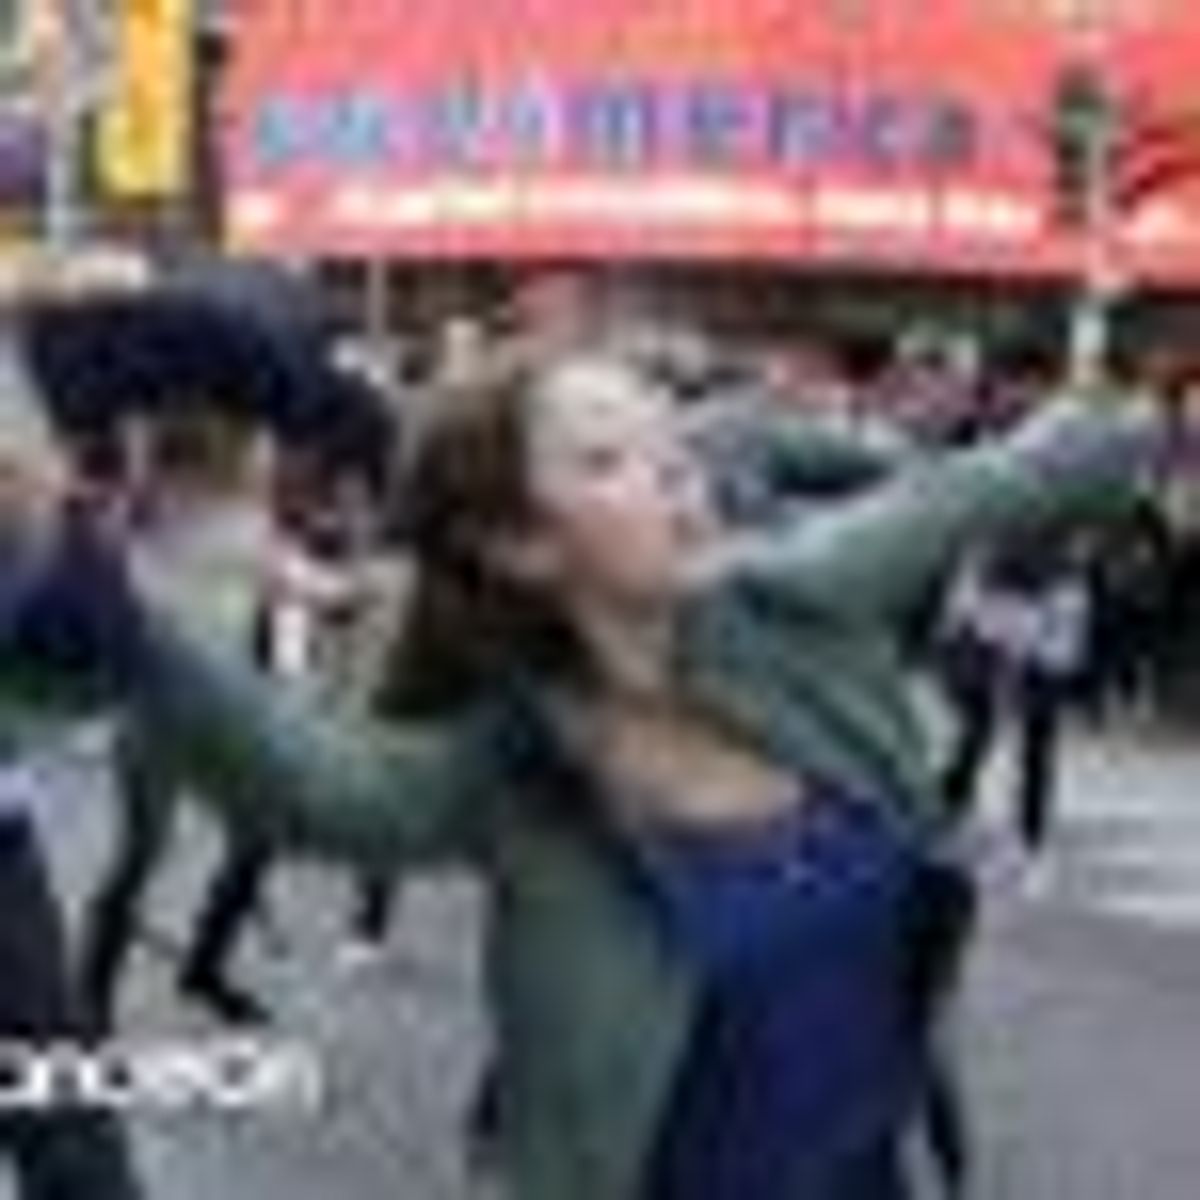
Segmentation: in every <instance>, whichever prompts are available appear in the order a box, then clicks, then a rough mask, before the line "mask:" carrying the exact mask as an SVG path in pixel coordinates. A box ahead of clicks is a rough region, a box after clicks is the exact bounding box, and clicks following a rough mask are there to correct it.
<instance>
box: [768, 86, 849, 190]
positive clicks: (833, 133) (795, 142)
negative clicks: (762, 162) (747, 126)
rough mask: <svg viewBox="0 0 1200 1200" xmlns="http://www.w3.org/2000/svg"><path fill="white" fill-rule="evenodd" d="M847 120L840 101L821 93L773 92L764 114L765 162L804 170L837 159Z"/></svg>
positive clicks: (778, 166)
mask: <svg viewBox="0 0 1200 1200" xmlns="http://www.w3.org/2000/svg"><path fill="white" fill-rule="evenodd" d="M845 128H846V119H845V114H844V112H843V110H842V104H841V102H840V100H839V99H838V98H837V97H835V96H830V95H827V94H822V93H820V92H802V91H785V92H772V93H770V94H769V95H768V96H767V98H766V104H765V111H764V113H763V142H764V151H765V157H766V160H767V162H768V163H769V164H770V165H771V166H773V167H777V168H779V169H781V170H785V171H786V170H798V169H799V170H803V169H806V168H810V167H816V166H822V165H825V164H828V163H830V162H833V161H835V160H836V159H838V158H839V157H840V156H841V154H842V149H843V144H844V142H845Z"/></svg>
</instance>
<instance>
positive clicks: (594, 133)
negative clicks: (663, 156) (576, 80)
mask: <svg viewBox="0 0 1200 1200" xmlns="http://www.w3.org/2000/svg"><path fill="white" fill-rule="evenodd" d="M660 104H661V101H660V98H659V94H658V92H657V91H656V89H655V88H654V87H653V86H652V85H650V84H647V83H642V82H628V83H596V84H585V85H583V86H581V87H579V88H578V90H574V91H572V92H569V93H568V95H567V113H566V121H565V130H566V140H567V144H568V145H569V147H570V149H571V157H572V158H575V159H578V160H579V161H581V162H583V163H584V164H586V165H588V166H594V167H610V168H611V167H623V168H629V169H636V168H640V167H649V166H653V165H654V161H655V159H656V158H657V157H658V153H659V144H660V136H661V130H660V115H659V112H660Z"/></svg>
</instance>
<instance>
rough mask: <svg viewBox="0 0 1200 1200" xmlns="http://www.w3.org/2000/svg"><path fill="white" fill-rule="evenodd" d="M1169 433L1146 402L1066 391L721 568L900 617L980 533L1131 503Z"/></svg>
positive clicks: (1052, 522) (809, 596) (857, 610)
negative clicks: (1004, 428) (1075, 397)
mask: <svg viewBox="0 0 1200 1200" xmlns="http://www.w3.org/2000/svg"><path fill="white" fill-rule="evenodd" d="M1164 437H1165V435H1164V431H1163V427H1162V425H1161V423H1160V421H1159V420H1158V418H1157V416H1156V415H1155V414H1153V413H1151V412H1150V411H1148V410H1147V409H1145V408H1144V407H1141V406H1137V407H1134V406H1130V407H1126V408H1117V407H1111V406H1110V407H1103V408H1101V407H1090V406H1087V405H1084V404H1083V403H1081V402H1076V401H1069V400H1068V401H1060V402H1057V403H1055V404H1053V405H1051V406H1049V407H1048V408H1046V409H1045V410H1044V411H1042V412H1040V413H1038V414H1037V415H1035V416H1034V417H1032V418H1030V419H1029V420H1027V421H1026V422H1025V423H1024V424H1022V425H1021V426H1019V427H1018V428H1017V430H1016V431H1015V432H1014V433H1012V434H1010V435H1008V436H1006V437H1003V438H999V439H996V440H995V441H992V442H989V443H986V444H983V445H981V446H979V447H976V448H974V449H971V450H965V451H956V452H948V453H944V454H941V455H934V456H930V457H928V458H924V459H920V460H918V461H916V462H915V463H913V464H912V465H909V466H907V467H906V468H904V469H903V470H901V471H900V472H898V473H897V474H895V475H894V476H893V477H891V478H889V479H888V480H887V481H886V482H883V483H881V484H879V485H877V486H876V487H874V488H872V489H871V490H870V491H869V492H867V493H865V494H864V495H862V496H861V497H859V498H856V499H853V500H849V501H844V502H841V503H839V504H837V505H834V506H831V507H830V508H829V509H828V510H825V511H822V512H820V513H817V514H809V515H807V516H806V517H804V518H803V519H802V520H801V521H798V522H797V523H796V524H795V525H794V527H792V528H789V529H787V530H784V531H783V532H779V533H775V534H772V535H766V536H762V537H757V536H755V537H749V538H746V539H744V540H743V541H742V542H741V543H740V544H739V545H737V546H735V547H734V548H733V549H731V550H730V551H729V552H728V553H727V554H726V555H725V556H724V561H723V562H721V563H720V564H719V566H718V567H717V568H716V574H717V575H718V576H719V577H721V578H728V577H731V576H732V577H737V578H741V579H745V580H747V581H750V582H754V583H759V584H761V585H763V586H764V587H766V588H770V589H774V590H776V591H778V592H780V593H781V594H782V595H785V596H793V597H794V598H795V599H797V600H799V601H801V602H804V603H809V604H812V605H815V606H818V607H820V608H822V609H826V610H828V609H832V610H834V611H839V612H842V613H845V614H847V615H854V616H859V617H870V618H875V617H889V616H891V615H892V614H895V613H897V612H902V611H904V610H905V609H906V608H907V607H908V606H909V605H911V603H912V602H913V601H914V600H915V599H916V598H917V597H919V596H920V595H922V594H923V592H924V590H925V588H926V587H927V586H928V585H929V584H930V583H931V582H932V581H933V580H934V579H936V578H937V577H938V576H939V575H940V574H941V573H943V572H944V571H946V570H947V569H948V568H949V567H951V566H952V565H953V563H954V562H955V561H956V559H957V558H958V557H959V555H961V554H962V552H963V551H964V550H965V549H966V548H968V547H969V546H971V545H972V544H974V543H976V542H980V541H991V540H993V539H997V538H1004V537H1007V536H1009V535H1015V534H1021V533H1026V532H1032V531H1036V530H1038V529H1043V528H1046V529H1049V528H1053V527H1054V526H1056V525H1062V524H1069V523H1073V522H1077V521H1089V520H1103V519H1104V518H1105V517H1106V516H1111V515H1114V514H1116V513H1118V512H1121V511H1123V510H1124V509H1125V508H1126V507H1127V506H1128V504H1129V503H1130V502H1131V499H1132V497H1133V496H1134V494H1135V492H1136V487H1137V484H1138V482H1139V480H1140V479H1141V477H1142V474H1143V471H1144V470H1145V469H1148V468H1149V467H1150V466H1152V465H1153V464H1154V463H1155V461H1156V458H1157V455H1158V454H1159V453H1160V451H1161V450H1162V448H1163V443H1164Z"/></svg>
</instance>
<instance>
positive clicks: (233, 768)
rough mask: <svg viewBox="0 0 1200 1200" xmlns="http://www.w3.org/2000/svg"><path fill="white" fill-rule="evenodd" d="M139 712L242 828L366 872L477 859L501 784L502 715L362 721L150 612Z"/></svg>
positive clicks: (177, 762)
mask: <svg viewBox="0 0 1200 1200" xmlns="http://www.w3.org/2000/svg"><path fill="white" fill-rule="evenodd" d="M146 625H147V629H146V633H145V635H144V640H145V650H144V652H143V654H142V659H143V665H142V667H141V668H140V669H139V671H138V672H137V675H136V678H135V681H134V682H133V683H132V684H131V685H130V686H128V687H127V688H126V694H127V696H128V697H129V704H130V706H131V708H132V712H131V713H130V716H131V718H132V719H133V720H134V721H136V722H137V723H138V725H139V726H140V727H141V729H142V730H143V731H144V735H145V736H147V737H148V738H150V739H151V740H152V742H153V744H154V746H155V754H156V757H157V758H158V759H159V760H160V762H161V764H162V765H163V767H164V769H165V770H167V771H168V772H169V773H170V774H171V775H172V776H173V777H174V778H175V779H177V780H179V781H180V782H182V783H186V784H187V785H190V787H191V788H192V789H193V790H194V791H195V793H196V795H197V797H198V798H199V799H201V800H202V801H203V802H204V803H206V804H208V805H209V806H210V807H212V808H215V809H217V810H219V813H220V815H221V816H222V817H223V818H224V819H225V820H226V821H227V822H228V823H229V824H230V825H232V827H234V828H235V829H239V830H243V831H245V832H247V833H249V834H253V835H257V836H261V837H264V838H267V839H270V840H272V841H275V842H277V843H281V844H283V845H285V846H288V847H291V848H293V849H294V850H296V851H300V852H309V853H313V854H316V855H320V856H325V857H334V858H339V859H343V860H352V861H354V862H356V863H359V864H362V865H366V866H381V867H386V866H393V865H398V864H399V863H402V862H413V861H437V860H450V859H462V858H470V857H472V856H474V855H475V854H477V853H479V852H480V851H481V850H482V848H483V847H484V845H485V844H486V826H487V815H486V814H487V811H488V810H489V808H490V807H491V804H492V801H493V800H494V797H495V793H496V789H497V785H496V782H495V780H494V779H489V778H488V761H489V756H488V736H487V733H488V731H487V725H488V722H487V721H486V720H484V719H483V718H482V715H481V714H476V715H475V716H473V717H463V718H461V719H458V720H456V721H454V722H452V723H447V725H446V726H445V727H440V726H439V727H436V728H435V727H432V726H431V727H429V728H421V729H416V728H414V729H408V730H405V729H399V728H396V727H394V726H386V727H385V726H383V725H382V724H375V725H372V724H371V723H370V722H368V721H366V720H361V721H356V722H355V723H354V725H353V727H352V728H351V727H350V726H349V725H348V724H347V723H345V722H342V721H339V720H338V719H337V718H336V716H335V715H333V714H331V713H328V712H326V711H325V710H324V708H321V709H318V708H317V707H316V706H315V705H314V704H312V703H311V702H309V700H308V698H307V697H304V696H302V695H300V694H297V693H294V692H289V691H288V690H287V689H286V688H285V687H283V686H281V685H280V684H279V683H277V682H274V681H271V680H268V679H267V678H265V677H264V676H262V675H261V674H260V673H259V672H257V671H255V669H254V668H253V667H252V666H251V665H250V664H249V663H244V662H242V661H241V660H240V659H239V658H238V656H237V655H236V654H232V653H228V652H226V651H224V650H223V648H220V647H217V646H214V645H213V644H212V643H211V640H210V639H203V638H201V637H198V636H196V635H195V634H193V633H190V632H189V631H188V630H186V628H185V627H183V625H182V624H181V623H180V622H178V621H177V620H176V619H174V617H173V616H171V615H169V614H168V613H166V612H164V610H163V609H162V608H161V607H158V608H151V609H150V610H149V611H148V612H147V615H146Z"/></svg>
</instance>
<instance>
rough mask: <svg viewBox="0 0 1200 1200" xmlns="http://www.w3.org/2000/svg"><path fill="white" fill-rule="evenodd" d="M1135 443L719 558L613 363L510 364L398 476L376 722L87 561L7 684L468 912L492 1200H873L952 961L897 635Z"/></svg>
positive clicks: (887, 492)
mask: <svg viewBox="0 0 1200 1200" xmlns="http://www.w3.org/2000/svg"><path fill="white" fill-rule="evenodd" d="M1153 442H1154V437H1153V435H1152V434H1151V432H1150V431H1149V430H1148V429H1147V428H1146V427H1145V426H1144V425H1143V424H1142V423H1141V422H1140V421H1138V420H1135V419H1133V418H1129V419H1127V418H1125V417H1119V416H1115V415H1102V414H1099V413H1096V414H1092V413H1088V412H1086V411H1083V410H1082V409H1080V408H1077V407H1072V406H1067V407H1065V408H1060V407H1053V408H1051V409H1050V410H1049V411H1048V412H1047V413H1046V414H1044V415H1043V416H1041V417H1038V418H1035V419H1034V420H1033V421H1032V423H1030V424H1029V425H1027V426H1025V427H1023V428H1022V429H1021V430H1019V431H1018V432H1017V433H1016V434H1015V435H1013V436H1012V437H1010V438H1008V439H1006V440H1005V441H1002V442H997V443H995V444H992V445H988V446H985V447H983V448H980V449H976V450H972V451H969V452H964V453H961V454H958V455H953V456H947V457H945V458H942V459H937V460H930V461H928V462H923V463H922V464H920V465H917V466H914V467H913V468H911V469H909V470H907V471H905V472H904V473H903V474H901V475H900V476H898V477H897V478H894V479H892V480H890V481H888V482H886V483H884V484H881V485H880V486H879V487H877V488H876V489H874V490H872V491H871V492H870V493H869V494H867V495H866V496H864V497H862V498H859V499H855V500H852V501H847V502H845V503H843V504H840V505H838V506H836V507H835V508H833V509H831V510H828V511H824V512H822V513H820V514H818V515H814V516H810V517H807V518H806V519H805V520H804V522H803V523H802V524H799V525H796V526H795V527H789V528H787V529H784V530H782V531H780V532H778V533H772V534H769V535H747V536H744V537H734V536H732V535H729V534H727V533H726V532H725V531H724V530H723V529H722V528H721V526H720V523H719V522H718V521H717V519H716V518H715V516H714V512H713V509H712V507H711V505H710V503H709V500H708V493H707V489H706V481H705V478H704V475H703V473H702V472H701V471H700V470H699V469H698V467H697V465H696V462H695V461H694V459H693V457H692V456H691V454H690V452H689V450H688V449H687V443H686V440H685V439H684V437H683V436H682V435H681V432H680V424H679V417H678V415H677V410H676V408H675V406H674V405H673V404H672V400H671V397H669V396H667V395H664V394H662V393H661V392H659V391H657V390H655V388H654V387H653V386H652V385H650V384H649V383H647V382H646V381H645V380H644V379H643V378H641V377H640V376H639V374H638V373H637V372H636V371H635V370H634V369H633V368H631V367H629V366H627V365H626V364H624V363H623V362H622V361H620V360H618V359H616V358H607V357H604V356H600V355H596V356H581V355H576V356H573V357H567V358H565V359H558V360H546V361H538V360H536V359H535V360H530V361H524V362H514V363H510V364H506V365H505V366H504V367H503V368H497V370H496V371H495V373H494V374H492V375H491V376H489V377H488V378H485V379H481V380H480V381H478V383H477V384H475V385H473V386H470V387H466V388H461V389H459V391H458V392H456V393H455V394H452V395H447V396H445V397H444V399H443V403H442V406H441V408H440V409H439V411H438V413H437V416H436V419H435V421H434V423H433V424H432V425H431V427H430V428H429V429H428V430H426V432H425V435H424V440H423V444H422V446H421V448H420V450H419V452H418V453H417V455H416V459H415V461H414V463H413V464H412V470H411V478H410V479H409V481H408V482H409V486H408V488H407V490H406V505H407V516H408V524H409V533H410V535H411V539H412V547H413V551H414V554H415V556H416V560H417V564H418V572H419V579H418V584H417V587H418V593H417V596H416V598H415V600H414V604H415V612H414V618H413V619H414V620H415V621H417V622H419V632H418V633H416V634H415V635H414V637H413V639H412V643H413V646H414V655H413V658H412V659H411V660H410V661H409V662H408V663H407V664H405V678H404V680H403V681H402V682H403V684H404V687H402V688H401V689H400V692H401V696H402V700H403V706H404V707H405V708H406V709H407V711H408V712H409V713H410V714H413V715H412V716H411V719H410V720H408V721H407V722H401V723H399V724H398V725H397V726H394V727H385V728H378V729H374V730H358V731H357V732H354V731H350V730H347V729H344V728H341V727H339V726H338V725H337V724H336V723H335V722H333V721H332V720H331V719H329V718H328V716H324V717H323V716H321V715H318V714H316V713H314V712H313V711H311V709H310V708H309V707H308V706H307V705H305V704H304V703H303V702H301V701H299V700H298V699H296V698H293V697H288V696H285V695H283V694H281V692H280V690H279V689H278V688H277V687H274V686H272V685H270V684H269V683H267V682H265V681H263V680H262V679H260V678H258V677H256V676H255V675H254V673H253V672H251V671H249V670H247V669H245V668H244V667H243V666H242V665H241V664H239V663H237V662H236V661H233V660H232V659H230V658H229V657H222V656H220V655H219V654H218V653H217V652H216V651H215V650H214V649H212V648H211V647H209V646H207V645H205V644H204V642H203V641H202V640H201V639H197V638H195V637H192V636H189V635H188V634H187V633H186V631H185V630H184V629H183V628H182V626H181V625H180V623H179V622H178V620H177V619H176V618H175V617H174V616H173V615H172V614H171V613H170V612H168V611H167V610H166V608H165V607H164V606H163V605H162V604H161V603H158V602H156V601H155V600H154V598H153V597H150V596H147V595H145V594H144V593H141V594H139V593H138V592H137V590H136V589H132V590H127V589H126V587H125V583H124V578H123V575H122V573H121V572H120V571H119V570H117V569H116V567H115V564H114V563H113V562H112V561H111V560H109V559H107V558H105V557H104V556H103V555H97V556H95V558H94V561H93V562H92V563H91V564H90V565H89V564H87V563H85V562H83V561H82V559H83V556H79V555H76V556H75V557H74V561H73V564H72V565H71V568H70V569H64V570H62V571H60V572H59V574H58V577H57V578H55V577H54V574H53V573H51V574H50V576H48V579H47V584H46V587H45V588H44V591H43V598H42V599H41V601H40V602H39V603H36V604H34V605H32V606H31V607H30V612H29V618H28V621H27V622H26V627H27V628H26V637H25V642H24V644H23V647H22V648H23V650H24V652H25V653H36V654H39V655H41V656H42V657H43V658H44V659H45V658H52V659H53V658H57V660H58V661H59V663H60V664H62V665H75V666H80V665H86V664H87V663H88V662H91V661H93V660H95V659H97V657H99V658H102V659H103V661H104V662H105V664H106V665H107V667H108V668H109V670H110V672H111V674H112V677H113V680H114V682H115V683H116V684H117V685H118V686H119V687H120V688H121V689H123V691H124V692H125V694H126V695H127V697H128V700H129V702H130V703H131V704H132V705H133V706H135V708H137V710H138V712H139V715H140V719H141V720H143V721H144V722H146V725H147V727H148V728H150V729H152V730H154V731H155V735H156V737H157V738H158V741H159V744H160V745H161V746H162V747H163V748H164V750H166V751H168V752H169V753H170V755H171V756H172V758H173V759H174V761H175V763H176V764H177V766H178V768H179V769H180V770H183V771H185V772H186V773H188V774H189V775H190V776H191V777H192V778H193V779H194V780H195V781H196V783H197V784H198V785H199V786H198V790H199V792H200V794H202V795H203V796H205V797H206V798H209V799H210V800H211V802H212V803H216V804H219V805H221V806H222V807H223V808H225V809H226V810H227V812H228V815H229V817H230V819H232V820H233V821H235V822H239V823H240V824H241V825H242V826H243V827H245V828H246V829H248V830H253V831H254V832H255V833H256V834H261V835H263V836H267V837H270V838H272V839H277V840H279V841H281V842H284V843H287V844H289V845H292V846H293V847H295V848H307V849H309V850H311V851H313V852H318V853H321V854H325V855H332V856H338V857H341V858H349V859H353V860H356V861H358V862H359V863H361V864H362V865H364V866H368V867H373V866H374V867H380V868H388V867H392V866H395V865H398V864H422V863H424V864H429V865H437V864H441V863H447V862H458V863H467V864H470V865H473V866H474V867H475V868H476V869H477V870H478V871H480V872H481V873H482V874H483V875H484V876H485V877H486V879H487V880H488V882H489V884H490V888H491V897H492V901H493V903H492V906H491V916H490V922H489V929H488V950H487V963H488V972H487V982H488V989H489V1000H490V1004H491V1008H492V1014H493V1019H494V1022H495V1030H496V1035H497V1042H498V1048H497V1054H498V1058H497V1084H496V1087H497V1096H496V1101H497V1105H498V1110H499V1111H498V1119H499V1126H500V1128H499V1131H498V1138H499V1155H500V1161H501V1164H502V1167H503V1169H504V1170H505V1172H506V1174H507V1176H508V1181H509V1184H510V1186H511V1189H512V1194H513V1195H514V1196H515V1197H517V1198H519V1200H565V1198H567V1197H570V1198H571V1200H798V1198H801V1197H802V1198H803V1200H900V1198H901V1197H903V1196H905V1195H906V1194H907V1186H906V1181H905V1179H904V1177H903V1172H902V1167H901V1162H900V1153H899V1147H900V1142H901V1139H902V1137H903V1134H904V1132H905V1129H906V1126H907V1124H908V1122H909V1119H910V1116H911V1109H912V1105H913V1102H914V1098H915V1097H917V1096H918V1095H919V1093H920V1088H921V1085H922V1082H923V1075H924V1071H925V1068H926V1054H925V1050H926V1045H925V1040H926V1039H925V1033H926V1029H927V1026H928V1021H929V1013H930V1008H931V1002H932V1000H933V999H934V997H933V995H932V993H933V992H934V991H935V990H936V987H937V984H938V981H939V979H940V978H941V977H942V975H943V974H944V971H943V963H942V960H943V959H944V958H945V957H946V956H947V954H948V953H949V951H950V950H951V949H952V948H951V947H948V946H939V945H936V944H931V940H930V939H931V938H932V937H933V935H934V933H935V931H936V930H937V928H938V926H939V921H938V920H937V919H936V916H937V914H936V913H933V912H931V911H930V901H929V896H930V895H931V894H932V893H933V892H935V891H936V889H929V888H926V887H924V886H922V884H923V881H925V880H928V879H929V878H931V876H930V873H929V870H928V866H929V852H930V847H931V845H933V843H934V842H935V841H936V832H937V827H938V819H937V808H938V804H937V789H936V781H935V779H934V776H933V773H932V770H931V766H930V762H929V756H928V755H927V753H926V746H925V742H924V738H923V735H922V727H921V723H920V721H919V720H918V719H917V716H916V714H915V713H914V711H913V709H912V706H911V704H910V700H909V694H908V689H907V680H906V677H905V674H904V671H903V669H902V668H901V666H900V665H899V660H898V656H897V655H896V653H895V647H894V645H893V641H894V637H893V630H894V627H895V614H896V613H898V612H900V611H902V610H903V609H904V608H905V606H906V605H907V604H908V603H910V602H911V600H912V599H913V597H915V596H917V595H919V594H921V590H922V589H923V588H924V587H925V586H926V585H927V583H928V581H929V579H930V578H931V576H932V575H933V574H934V573H936V572H939V571H942V570H944V569H945V568H946V567H947V566H948V564H949V563H950V562H952V561H953V560H954V559H955V558H956V557H957V556H958V555H959V554H960V553H961V552H962V550H963V548H964V547H965V546H966V545H968V544H970V543H972V542H973V541H974V540H976V539H981V538H987V539H993V538H995V537H998V536H1001V535H1003V534H1005V533H1006V532H1008V531H1010V530H1022V531H1023V530H1026V529H1029V528H1033V527H1040V526H1043V525H1047V524H1052V523H1056V522H1060V521H1067V520H1076V519H1087V518H1098V517H1101V516H1103V515H1104V513H1105V512H1106V511H1110V510H1112V509H1114V508H1115V507H1116V506H1118V504H1119V502H1120V496H1121V494H1122V491H1123V485H1124V483H1125V482H1126V480H1127V478H1128V477H1129V476H1130V475H1132V474H1133V472H1134V470H1135V467H1136V463H1137V461H1138V459H1139V457H1140V456H1141V455H1142V454H1143V453H1145V452H1147V451H1148V449H1149V447H1150V446H1151V444H1152V443H1153ZM787 450H788V443H787V439H786V437H785V438H784V440H783V441H781V444H780V453H781V454H782V453H786V452H787ZM795 450H796V452H797V453H804V452H805V446H804V445H803V443H801V442H797V443H796V445H795ZM80 575H82V576H85V577H86V578H87V580H88V582H87V588H86V590H87V602H86V603H80V601H79V597H80V592H81V590H82V589H81V587H80V585H79V582H78V577H79V576H80ZM72 577H74V581H73V578H72ZM16 652H17V648H16V646H15V645H14V647H13V649H12V650H11V653H16ZM416 714H419V716H418V715H416ZM941 924H943V925H944V922H942V923H941ZM942 940H943V941H944V940H945V939H942Z"/></svg>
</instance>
